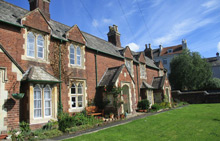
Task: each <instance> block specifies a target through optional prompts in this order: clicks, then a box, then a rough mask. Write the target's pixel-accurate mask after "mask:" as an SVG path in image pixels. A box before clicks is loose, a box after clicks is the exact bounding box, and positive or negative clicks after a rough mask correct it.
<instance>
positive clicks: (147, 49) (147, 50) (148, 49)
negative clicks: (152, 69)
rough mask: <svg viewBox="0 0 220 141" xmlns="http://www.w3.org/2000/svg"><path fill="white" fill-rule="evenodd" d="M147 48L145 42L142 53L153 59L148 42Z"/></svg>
mask: <svg viewBox="0 0 220 141" xmlns="http://www.w3.org/2000/svg"><path fill="white" fill-rule="evenodd" d="M148 46H149V48H148V47H147V44H145V50H144V54H145V56H147V57H148V58H150V59H153V50H152V49H151V44H148Z"/></svg>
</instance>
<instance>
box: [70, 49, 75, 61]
mask: <svg viewBox="0 0 220 141" xmlns="http://www.w3.org/2000/svg"><path fill="white" fill-rule="evenodd" d="M74 52H75V48H74V46H73V45H70V64H72V65H74V64H75V53H74Z"/></svg>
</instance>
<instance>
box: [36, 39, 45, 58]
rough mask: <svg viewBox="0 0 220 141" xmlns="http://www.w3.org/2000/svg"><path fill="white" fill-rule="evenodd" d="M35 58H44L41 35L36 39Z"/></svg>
mask: <svg viewBox="0 0 220 141" xmlns="http://www.w3.org/2000/svg"><path fill="white" fill-rule="evenodd" d="M37 57H38V58H44V38H43V36H41V35H39V36H38V37H37Z"/></svg>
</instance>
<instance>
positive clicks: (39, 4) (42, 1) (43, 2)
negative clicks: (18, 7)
mask: <svg viewBox="0 0 220 141" xmlns="http://www.w3.org/2000/svg"><path fill="white" fill-rule="evenodd" d="M28 1H29V4H30V11H32V10H34V9H36V8H39V9H40V10H41V12H42V13H43V14H44V16H45V18H46V19H47V20H50V11H49V7H50V0H28Z"/></svg>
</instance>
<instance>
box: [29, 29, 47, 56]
mask: <svg viewBox="0 0 220 141" xmlns="http://www.w3.org/2000/svg"><path fill="white" fill-rule="evenodd" d="M31 35H33V37H34V43H30V42H29V38H30V36H31ZM39 37H42V40H43V46H40V45H39V44H38V40H39ZM30 45H32V46H33V48H32V51H33V52H34V53H33V56H30V55H29V53H28V52H29V51H30ZM45 45H46V43H45V36H44V35H42V34H38V33H34V32H31V31H30V32H28V33H27V50H26V53H27V54H26V56H27V57H28V58H37V59H41V60H44V59H45V48H46V47H45ZM39 48H42V52H41V53H42V57H39V56H38V52H39Z"/></svg>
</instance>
